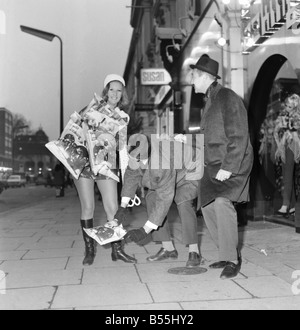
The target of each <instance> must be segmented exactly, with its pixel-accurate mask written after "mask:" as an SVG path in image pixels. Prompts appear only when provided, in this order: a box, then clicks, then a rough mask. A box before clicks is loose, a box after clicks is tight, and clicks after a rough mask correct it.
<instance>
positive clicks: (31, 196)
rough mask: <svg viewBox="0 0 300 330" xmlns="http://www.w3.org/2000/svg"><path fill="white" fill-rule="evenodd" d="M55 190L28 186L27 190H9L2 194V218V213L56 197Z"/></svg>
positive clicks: (0, 198)
mask: <svg viewBox="0 0 300 330" xmlns="http://www.w3.org/2000/svg"><path fill="white" fill-rule="evenodd" d="M54 196H55V188H50V187H47V188H46V187H44V186H36V185H27V186H26V187H25V188H8V189H6V190H4V191H3V192H2V194H0V216H1V213H2V212H6V211H10V210H12V209H16V208H22V207H25V206H30V205H33V204H36V203H38V202H39V201H40V200H43V199H45V198H49V197H54Z"/></svg>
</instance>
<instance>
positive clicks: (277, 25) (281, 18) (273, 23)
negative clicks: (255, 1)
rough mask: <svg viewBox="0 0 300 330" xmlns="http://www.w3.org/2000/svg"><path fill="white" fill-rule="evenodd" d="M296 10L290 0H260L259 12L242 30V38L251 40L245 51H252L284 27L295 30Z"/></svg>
mask: <svg viewBox="0 0 300 330" xmlns="http://www.w3.org/2000/svg"><path fill="white" fill-rule="evenodd" d="M297 10H299V9H298V8H297V6H293V7H291V4H290V0H262V3H261V5H260V11H259V12H257V13H256V14H255V16H254V17H253V18H252V19H251V20H250V22H249V24H248V25H247V26H246V28H245V29H244V37H245V38H251V39H252V45H250V46H249V47H248V48H247V47H246V49H245V51H251V50H253V49H254V48H255V47H256V46H257V45H259V44H262V43H263V42H264V41H265V40H266V39H268V38H270V37H271V36H272V35H273V34H274V33H275V32H276V31H278V30H280V29H281V28H282V26H284V25H286V27H287V29H292V28H295V24H296V23H297V21H298V18H299V17H298V15H297ZM298 24H299V22H298ZM298 24H297V25H296V28H298V27H299V26H298Z"/></svg>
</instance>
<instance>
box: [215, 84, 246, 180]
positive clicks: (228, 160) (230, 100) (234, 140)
mask: <svg viewBox="0 0 300 330" xmlns="http://www.w3.org/2000/svg"><path fill="white" fill-rule="evenodd" d="M219 97H220V98H219ZM218 98H219V99H218V101H219V102H220V104H222V106H221V107H222V115H223V120H224V130H225V135H226V137H227V139H228V143H227V152H226V154H225V157H224V159H223V162H222V166H221V169H223V170H225V171H229V172H231V173H233V174H238V173H239V172H240V167H241V164H242V161H243V158H244V155H245V150H247V146H248V134H247V132H248V119H247V110H246V108H245V106H244V104H243V101H242V99H241V98H240V97H239V96H238V95H237V94H236V93H235V92H233V91H232V90H230V89H227V88H224V89H223V90H221V91H220V93H219V94H218Z"/></svg>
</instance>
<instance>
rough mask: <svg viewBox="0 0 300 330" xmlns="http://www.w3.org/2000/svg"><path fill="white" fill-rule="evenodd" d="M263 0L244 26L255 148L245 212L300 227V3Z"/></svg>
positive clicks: (247, 98) (246, 95) (247, 87)
mask: <svg viewBox="0 0 300 330" xmlns="http://www.w3.org/2000/svg"><path fill="white" fill-rule="evenodd" d="M262 4H263V6H262V5H260V6H257V8H256V12H252V13H251V14H252V15H251V17H252V19H250V20H249V24H248V25H247V26H246V28H245V30H244V37H245V56H244V68H245V70H246V71H245V76H244V77H245V84H244V85H245V86H244V88H245V103H246V105H247V107H248V110H249V126H250V132H251V139H252V144H253V147H254V152H255V162H254V166H253V171H252V175H251V206H250V209H251V210H250V213H249V214H250V216H251V217H252V218H253V219H254V220H256V219H262V218H263V219H266V220H270V221H274V222H285V223H286V224H288V225H291V226H295V227H296V230H297V231H298V230H300V224H297V221H296V224H295V207H296V197H297V195H298V194H299V191H300V187H299V176H300V170H299V167H300V165H299V161H300V154H299V152H298V149H299V150H300V139H299V134H298V132H300V130H299V129H300V114H299V111H300V110H299V111H298V113H297V111H296V109H297V105H298V104H299V106H298V109H300V102H299V99H300V46H299V45H300V29H299V22H300V21H299V11H298V7H299V4H300V2H299V1H288V0H286V1H281V2H279V1H269V2H268V5H266V4H265V2H264V1H263V2H262ZM250 38H252V42H250V43H249V39H250ZM246 39H247V40H246ZM291 100H293V105H292V106H291V105H290V101H291ZM292 108H293V109H292ZM297 114H299V127H298V118H297ZM285 206H286V207H285ZM298 227H299V228H298ZM297 228H298V229H297Z"/></svg>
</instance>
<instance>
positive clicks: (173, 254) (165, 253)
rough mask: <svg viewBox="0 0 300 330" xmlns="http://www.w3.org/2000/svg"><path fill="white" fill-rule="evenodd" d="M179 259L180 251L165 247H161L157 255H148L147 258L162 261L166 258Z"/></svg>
mask: <svg viewBox="0 0 300 330" xmlns="http://www.w3.org/2000/svg"><path fill="white" fill-rule="evenodd" d="M169 258H170V259H177V258H178V252H177V250H173V251H167V250H166V249H164V248H161V249H160V250H159V251H158V252H157V253H156V255H154V256H151V257H148V258H147V260H148V261H161V260H165V259H169Z"/></svg>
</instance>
